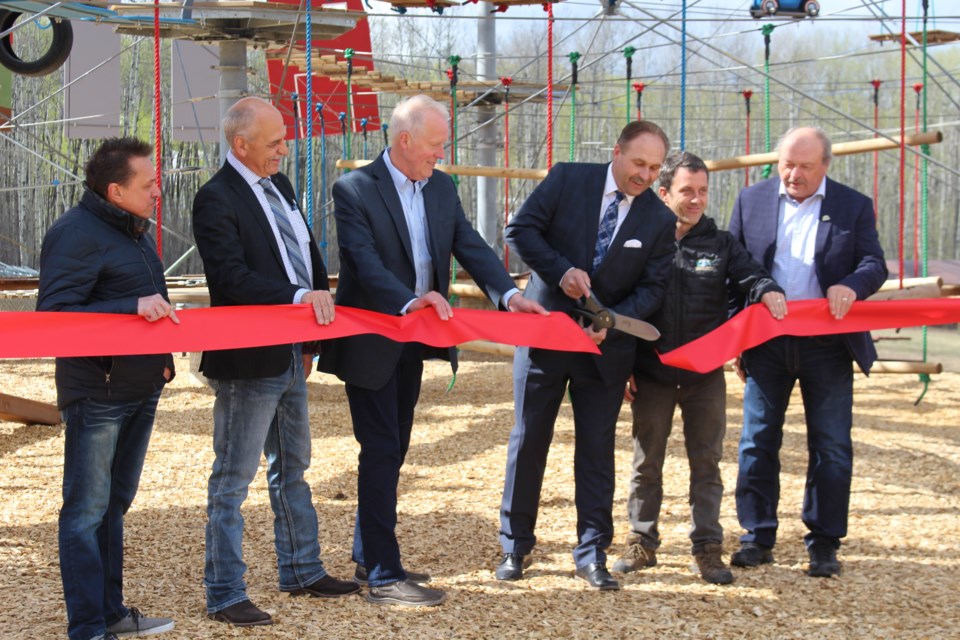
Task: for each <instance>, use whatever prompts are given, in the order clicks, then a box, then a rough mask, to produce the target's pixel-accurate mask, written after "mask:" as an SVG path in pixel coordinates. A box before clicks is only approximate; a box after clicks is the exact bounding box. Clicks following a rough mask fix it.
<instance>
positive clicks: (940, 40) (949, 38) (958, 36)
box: [870, 29, 960, 47]
mask: <svg viewBox="0 0 960 640" xmlns="http://www.w3.org/2000/svg"><path fill="white" fill-rule="evenodd" d="M907 35H909V36H910V37H911V38H913V39H914V40H916V41H917V42H918V43H920V44H923V31H908V32H907ZM902 37H903V34H902V33H881V34H878V35H874V36H870V39H871V40H873V41H874V42H896V43H898V44H899V43H900V40H901V38H902ZM957 40H960V33H954V32H953V31H943V30H941V29H934V30H931V31H927V44H928V45H931V44H946V43H948V42H956V41H957ZM908 46H911V47H912V46H913V43H911V42H909V41H908Z"/></svg>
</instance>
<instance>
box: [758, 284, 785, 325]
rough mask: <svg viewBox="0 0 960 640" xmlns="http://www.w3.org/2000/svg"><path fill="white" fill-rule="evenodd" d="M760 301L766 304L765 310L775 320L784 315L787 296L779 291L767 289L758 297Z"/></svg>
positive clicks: (782, 317)
mask: <svg viewBox="0 0 960 640" xmlns="http://www.w3.org/2000/svg"><path fill="white" fill-rule="evenodd" d="M760 302H762V303H763V304H765V305H766V306H767V311H769V312H770V315H772V316H773V317H774V318H776V319H777V320H783V319H784V318H785V317H786V315H787V298H786V296H784V295H783V294H782V293H780V292H779V291H767V292H766V293H765V294H763V296H762V297H761V298H760Z"/></svg>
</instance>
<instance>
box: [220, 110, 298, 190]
mask: <svg viewBox="0 0 960 640" xmlns="http://www.w3.org/2000/svg"><path fill="white" fill-rule="evenodd" d="M286 133H287V128H286V126H285V125H284V124H283V116H281V115H280V112H279V111H277V110H276V109H274V108H272V107H266V106H264V107H262V108H260V109H258V110H257V115H256V118H255V119H254V125H253V127H252V128H251V130H250V131H249V132H248V133H247V135H238V136H237V137H236V138H235V139H234V142H233V154H234V155H235V156H236V157H237V159H238V160H239V161H240V162H242V163H243V164H244V165H245V166H246V167H247V168H248V169H250V171H252V172H254V173H255V174H257V175H258V176H260V177H261V178H269V177H270V176H272V175H273V174H275V173H277V172H278V171H280V161H281V160H282V159H283V157H284V156H285V155H287V154H288V153H289V151H288V150H287V144H286V143H285V142H284V141H283V138H284V136H285V135H286Z"/></svg>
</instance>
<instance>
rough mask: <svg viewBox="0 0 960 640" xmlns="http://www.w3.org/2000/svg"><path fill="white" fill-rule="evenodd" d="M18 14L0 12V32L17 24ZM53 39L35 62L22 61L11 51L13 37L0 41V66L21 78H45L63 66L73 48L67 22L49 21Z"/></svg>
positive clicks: (69, 26) (9, 35)
mask: <svg viewBox="0 0 960 640" xmlns="http://www.w3.org/2000/svg"><path fill="white" fill-rule="evenodd" d="M19 17H20V13H19V12H16V11H3V10H0V31H6V30H7V29H9V28H10V27H12V26H13V25H14V24H16V22H17V18H19ZM50 28H51V29H53V32H52V33H53V38H52V39H51V41H50V48H49V49H47V51H46V53H44V54H43V55H42V56H40V57H39V58H37V59H36V60H23V59H21V58H20V56H18V55H17V52H16V51H14V50H13V36H14V35H15V34H8V35H7V36H6V37H5V38H2V39H0V64H2V65H3V66H5V67H6V68H7V69H10V70H11V71H13V72H14V73H18V74H20V75H22V76H45V75H47V74H48V73H52V72H54V71H56V70H57V69H59V68H60V67H61V66H63V63H64V62H66V61H67V57H68V56H69V55H70V49H72V48H73V27H72V26H71V25H70V21H69V20H61V19H60V18H51V19H50Z"/></svg>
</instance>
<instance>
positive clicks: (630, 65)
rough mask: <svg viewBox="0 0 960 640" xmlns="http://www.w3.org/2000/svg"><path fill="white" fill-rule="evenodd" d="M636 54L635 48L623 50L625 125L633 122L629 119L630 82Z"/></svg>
mask: <svg viewBox="0 0 960 640" xmlns="http://www.w3.org/2000/svg"><path fill="white" fill-rule="evenodd" d="M636 52H637V49H636V47H626V48H624V50H623V57H624V58H626V59H627V124H630V123H631V122H632V121H633V118H631V117H630V88H631V87H630V81H631V79H632V76H633V54H635V53H636Z"/></svg>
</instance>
